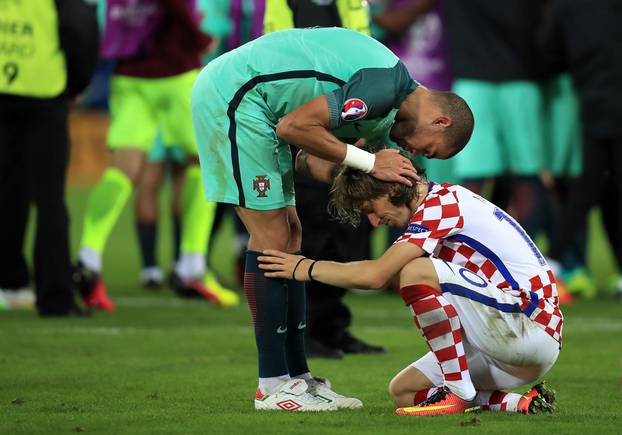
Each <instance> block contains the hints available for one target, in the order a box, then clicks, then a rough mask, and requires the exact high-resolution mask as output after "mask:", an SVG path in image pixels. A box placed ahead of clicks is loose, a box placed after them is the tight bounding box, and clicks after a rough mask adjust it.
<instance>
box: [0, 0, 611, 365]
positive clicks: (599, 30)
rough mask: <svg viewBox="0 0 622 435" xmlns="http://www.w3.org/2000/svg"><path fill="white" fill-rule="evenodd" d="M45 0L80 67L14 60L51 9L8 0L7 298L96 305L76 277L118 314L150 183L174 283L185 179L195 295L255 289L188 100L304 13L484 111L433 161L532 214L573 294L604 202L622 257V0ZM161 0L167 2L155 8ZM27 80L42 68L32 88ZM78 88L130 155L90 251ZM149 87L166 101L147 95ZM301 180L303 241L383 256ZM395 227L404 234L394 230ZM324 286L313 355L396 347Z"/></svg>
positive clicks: (94, 227) (55, 311)
mask: <svg viewBox="0 0 622 435" xmlns="http://www.w3.org/2000/svg"><path fill="white" fill-rule="evenodd" d="M36 3H37V4H39V3H42V4H43V3H45V6H46V7H47V8H48V9H49V10H48V11H47V13H49V14H50V16H54V17H55V18H54V20H53V22H56V23H57V26H48V28H47V30H48V31H49V33H50V35H49V36H48V37H47V39H48V41H47V43H45V42H44V41H43V40H42V39H41V38H39V39H36V38H35V39H36V40H34V42H32V44H33V46H37V44H39V45H41V46H44V47H45V48H46V49H48V52H49V53H48V54H49V55H50V58H51V57H52V56H53V55H54V54H56V55H58V52H59V51H60V52H62V56H64V60H65V62H64V66H63V62H60V63H59V64H58V65H56V63H54V62H50V61H49V59H50V58H48V63H47V64H45V65H44V63H45V60H41V62H42V63H41V65H40V66H39V68H41V71H42V73H41V75H40V77H41V78H32V77H24V76H23V75H20V69H19V68H20V63H19V62H13V61H11V59H12V56H14V53H13V54H11V49H10V47H14V48H15V47H17V48H15V49H16V50H17V49H18V48H19V47H20V45H19V44H22V42H20V41H24V40H25V38H27V37H28V23H29V22H30V21H31V17H29V16H28V15H26V14H28V13H33V16H34V15H35V14H34V12H33V11H34V9H32V10H28V7H26V8H25V9H24V10H23V11H21V12H20V14H21V15H19V14H18V15H15V14H16V12H15V10H12V9H11V8H8V6H7V4H5V3H3V2H0V70H1V71H0V209H1V210H2V213H0V219H1V221H0V246H2V249H1V250H0V307H4V308H11V307H22V306H27V305H29V304H32V303H33V301H34V303H35V306H36V308H37V310H38V312H39V313H40V314H41V315H53V316H65V315H83V314H85V312H84V308H83V305H82V304H77V303H76V302H75V301H74V296H73V294H74V293H73V290H72V288H75V289H77V290H78V293H77V294H78V296H80V297H81V298H82V299H83V302H84V303H85V304H86V306H87V307H90V308H101V309H105V310H108V311H113V310H114V303H113V301H112V299H114V290H113V291H112V292H111V293H112V296H113V298H112V299H111V298H109V297H108V294H107V289H106V287H105V284H104V280H103V277H104V273H103V272H102V269H103V267H102V252H103V250H104V247H105V244H106V241H107V238H108V235H109V233H110V231H111V229H112V227H113V226H114V225H115V223H116V221H117V219H118V216H119V213H120V212H121V210H122V209H123V207H125V205H126V203H127V202H128V201H129V200H130V198H131V194H132V192H133V191H135V194H136V195H135V198H134V201H135V219H136V230H137V235H138V240H139V244H140V252H141V258H142V270H141V276H140V279H141V282H142V284H143V286H145V287H146V288H151V289H154V288H160V287H161V286H162V285H163V284H164V282H165V281H166V280H165V274H164V272H163V270H162V267H161V265H159V264H158V261H157V258H156V255H155V252H156V251H155V247H156V245H157V234H158V221H159V216H158V210H159V207H158V198H159V195H160V192H161V190H162V188H161V187H162V185H163V183H164V182H168V181H169V180H170V183H172V185H173V189H172V192H173V194H172V201H171V207H170V209H171V216H172V221H173V222H174V225H173V227H174V237H173V240H174V246H173V247H172V250H173V251H174V258H175V263H174V264H173V265H172V267H171V270H170V275H169V277H168V283H169V285H170V286H171V287H172V288H173V289H174V290H175V292H176V294H177V295H178V296H180V297H192V298H203V299H208V300H210V301H213V302H216V303H218V304H221V305H231V306H234V305H237V304H238V303H239V297H238V294H237V292H236V291H233V290H230V289H227V288H225V287H223V286H222V285H221V284H220V282H219V280H218V278H217V277H216V275H215V274H214V273H213V272H212V271H211V270H209V268H208V267H207V264H209V262H207V261H206V256H207V255H208V254H209V245H210V235H211V234H212V232H214V231H215V228H216V229H217V228H218V226H219V222H222V217H223V216H225V215H227V214H231V216H232V218H233V219H236V218H235V214H234V213H231V210H230V208H229V207H227V206H222V205H219V206H217V205H216V204H213V203H212V204H209V203H205V201H204V200H203V197H202V190H201V177H200V175H199V172H198V166H197V165H198V159H197V158H196V151H193V150H192V146H193V139H192V138H189V135H192V130H191V126H189V123H190V117H189V112H188V110H189V109H188V108H187V107H184V106H185V105H187V104H186V103H184V102H183V101H182V100H181V99H183V98H184V96H188V95H189V92H190V90H191V87H192V83H193V80H194V77H196V73H197V71H198V70H199V68H200V67H201V65H205V64H207V63H208V62H210V61H211V60H212V59H214V58H216V57H217V56H219V55H220V54H222V53H224V52H226V51H229V50H232V49H234V48H236V47H238V46H240V45H241V44H244V43H245V42H248V41H250V40H252V39H254V38H257V37H259V36H261V35H262V33H264V32H265V33H268V32H273V31H278V30H282V29H286V28H291V27H310V26H343V27H348V28H351V29H353V30H356V31H360V32H363V33H367V34H370V35H371V36H373V37H374V38H377V39H379V40H380V41H382V42H383V43H385V44H386V45H387V46H388V47H389V48H390V49H391V50H392V51H394V53H395V54H396V55H398V56H399V57H400V59H401V60H402V61H403V62H404V64H405V65H406V66H407V67H408V69H409V70H410V73H411V75H412V76H413V77H414V78H415V79H416V80H417V81H419V82H420V83H421V84H422V85H424V86H426V87H429V88H433V89H438V90H450V89H451V90H454V91H455V92H457V93H458V94H459V95H460V96H462V97H463V98H464V99H465V100H466V101H467V102H468V103H469V105H470V107H471V108H472V110H473V113H474V116H475V130H474V133H473V136H472V138H471V141H470V142H469V144H468V145H467V147H466V148H465V149H464V150H463V151H462V152H461V153H459V154H458V155H457V156H455V157H454V158H451V159H449V160H445V161H441V160H424V161H421V162H419V163H420V164H422V165H423V166H424V167H425V168H426V169H427V173H428V177H429V178H430V179H431V180H434V181H438V182H452V183H460V184H463V185H464V186H465V187H467V188H469V189H471V190H473V191H474V192H477V193H480V194H482V195H483V196H486V197H489V198H491V199H492V201H493V202H494V203H496V204H498V205H499V206H501V207H503V208H504V209H506V210H507V211H508V212H509V213H510V214H511V215H512V216H513V217H515V218H516V219H517V220H518V221H519V222H520V224H521V225H522V226H523V227H524V228H525V229H526V230H527V232H528V233H529V235H530V236H531V237H532V238H533V239H534V240H536V242H537V243H538V245H539V246H542V245H544V246H545V247H546V248H545V249H544V251H545V252H547V253H548V257H549V262H550V264H551V265H552V267H553V269H554V271H555V274H556V276H557V277H558V279H559V280H560V283H563V284H564V286H565V290H563V296H564V297H565V298H566V299H565V300H566V301H569V300H571V299H572V298H573V297H575V298H576V297H580V298H590V297H593V296H595V295H596V293H597V288H596V284H595V282H594V278H593V276H592V274H591V272H590V270H589V269H588V267H587V266H586V261H587V260H586V259H587V243H588V236H589V235H588V220H587V217H588V214H589V212H590V211H591V210H593V209H594V208H596V207H598V208H599V209H600V212H601V216H602V221H603V226H604V228H605V232H606V234H607V237H608V240H609V242H610V244H611V247H612V251H613V253H614V256H615V260H616V263H617V266H618V269H619V270H620V266H622V200H621V199H622V173H621V171H622V170H621V168H622V122H620V120H621V119H622V102H621V101H622V27H621V26H620V25H619V23H621V22H622V4H620V2H618V1H616V0H599V1H596V2H594V1H588V0H504V1H497V0H470V1H468V2H467V1H463V0H371V1H370V3H369V4H368V3H367V2H366V1H364V0H362V1H359V0H348V1H341V0H265V1H264V0H196V1H195V0H187V1H186V0H135V1H133V2H132V1H128V0H125V1H124V0H108V1H104V0H100V1H95V0H94V1H92V2H90V3H91V4H89V3H88V2H86V3H85V2H82V1H78V0H76V1H70V0H64V1H63V0H57V1H52V0H49V1H43V0H41V1H40V2H36ZM153 4H159V5H160V7H161V9H158V10H159V11H160V12H159V14H160V15H158V12H156V15H153V16H149V15H148V13H146V12H145V11H146V10H148V9H149V6H150V5H153ZM128 5H130V6H131V5H133V6H134V7H137V6H136V5H139V6H142V8H143V9H142V12H141V13H142V14H143V15H141V17H143V19H144V18H145V17H147V19H146V21H145V22H144V23H143V24H141V25H140V29H141V31H142V32H143V33H145V34H148V35H149V38H147V39H144V40H143V39H138V38H136V37H135V35H134V38H135V39H137V40H140V41H145V40H146V41H147V43H145V44H143V45H140V44H138V45H137V44H133V39H131V38H129V39H128V38H127V35H124V34H123V29H121V28H118V27H115V26H114V20H113V18H114V14H115V11H123V10H124V9H123V7H127V6H128ZM38 7H42V6H41V5H39V6H38ZM6 8H8V9H6ZM3 9H4V10H3ZM139 9H140V8H139ZM162 11H163V12H162ZM11 14H13V15H11ZM38 19H40V18H38ZM33 20H34V18H33ZM150 23H151V24H150ZM154 23H155V24H154ZM154 26H155V27H154ZM97 29H99V30H100V32H99V38H98V35H97ZM124 36H125V39H124ZM20 38H21V39H20ZM15 41H17V42H15ZM77 41H79V43H77ZM11 44H15V45H11ZM133 45H137V46H136V47H134V46H133ZM24 47H26V45H24ZM98 47H99V48H98ZM363 55H364V54H363ZM18 60H19V57H18ZM57 60H58V59H57ZM28 61H30V60H28ZM24 62H26V61H24ZM96 62H97V66H96ZM51 63H52V64H53V65H52V67H51V66H50V64H51ZM54 65H56V66H54ZM44 68H48V69H49V68H52V69H51V72H49V73H43V71H44ZM43 78H46V79H45V80H43ZM55 78H58V80H57V82H58V83H52V81H53V79H55ZM145 79H147V80H146V81H145ZM149 79H162V80H164V79H166V85H165V87H164V85H163V86H162V87H161V88H157V89H156V88H154V87H153V86H152V84H150V83H149ZM20 80H23V81H27V82H25V84H24V85H23V86H22V87H21V88H19V87H18V88H16V86H15V83H20ZM46 80H47V81H46ZM89 81H90V82H91V84H90V86H89V87H86V85H87V83H88V82H89ZM48 82H49V83H48ZM161 82H162V81H161ZM35 84H38V85H40V86H35ZM78 95H81V97H80V99H79V105H81V106H82V107H84V108H86V109H102V108H105V109H109V110H110V113H111V120H112V122H111V127H110V132H109V137H108V146H109V148H110V150H111V153H112V160H111V164H110V166H109V167H108V168H107V169H106V171H105V172H104V175H103V177H102V179H101V181H100V182H99V183H98V184H97V186H96V187H95V188H94V190H93V192H92V193H91V197H90V198H89V202H88V204H87V211H86V214H85V217H84V225H83V227H84V233H83V237H82V240H81V244H80V246H81V247H80V252H79V253H78V257H77V259H76V261H75V263H74V264H73V265H72V264H71V260H70V253H69V243H68V237H69V236H68V225H69V220H68V216H67V211H66V206H65V202H64V192H65V179H66V178H65V177H66V174H65V173H66V167H67V163H68V158H69V152H68V151H69V143H68V141H69V139H68V134H67V110H68V108H69V107H70V106H71V105H74V104H75V101H76V97H77V96H78ZM136 95H148V97H146V98H145V99H144V101H138V99H137V97H136ZM174 95H178V96H180V97H179V98H181V99H180V100H178V101H176V100H175V98H174ZM188 101H189V100H188ZM73 146H74V147H79V146H80V144H73ZM25 179H26V180H27V181H24V180H25ZM296 190H297V191H298V193H299V194H298V195H297V198H298V201H297V207H298V212H299V214H300V217H301V222H302V225H303V234H304V237H303V254H304V255H307V256H309V257H313V258H317V257H321V258H323V259H332V260H338V261H350V260H356V259H362V258H368V257H369V255H370V246H369V234H370V232H371V228H370V226H369V225H363V226H361V227H359V228H358V229H356V230H354V229H351V228H348V227H346V226H344V225H341V224H337V223H335V222H332V221H331V220H330V219H329V218H328V215H327V214H326V213H325V212H324V211H325V209H326V204H327V201H328V186H326V185H324V184H322V183H319V182H317V181H315V180H311V179H307V178H304V177H300V176H299V177H298V178H297V180H296ZM301 193H302V194H301ZM30 203H32V204H34V205H35V206H36V208H37V211H38V214H37V223H36V242H35V252H34V256H33V258H34V262H33V266H34V270H33V274H31V273H29V271H28V267H27V262H26V260H25V256H24V253H23V244H24V236H25V232H26V221H27V216H28V209H29V204H30ZM7 210H11V212H9V213H7V212H6V211H7ZM76 218H77V217H76ZM236 228H237V229H238V233H239V234H238V237H237V238H236V240H235V246H232V249H233V250H235V251H236V252H237V254H238V257H240V258H243V255H242V252H243V250H244V246H245V235H244V233H243V230H242V228H243V227H242V226H241V225H240V224H239V222H238V223H237V224H236ZM362 234H363V235H365V236H364V237H361V235H362ZM397 235H398V234H396V233H394V232H391V233H390V235H389V238H388V240H387V244H388V243H391V242H392V238H394V237H396V236H397ZM31 276H33V277H34V280H31V278H30V277H31ZM29 288H34V293H35V295H36V296H33V293H32V291H29V290H28V289H29ZM308 289H309V292H308V294H309V314H310V320H309V325H308V328H307V331H308V332H307V333H308V338H307V351H308V353H309V354H311V355H316V356H322V357H327V358H336V359H338V358H341V357H342V356H343V354H344V353H377V352H382V351H383V348H382V347H380V346H374V345H370V344H368V343H365V342H363V341H361V340H360V339H358V338H356V337H354V336H353V335H352V334H351V333H350V331H349V326H350V324H351V313H350V311H349V309H348V307H347V306H346V305H345V304H344V303H343V300H342V299H343V296H344V294H345V290H339V289H335V288H332V287H330V286H326V285H323V284H321V283H317V282H313V283H310V285H309V286H308ZM598 290H600V291H602V292H605V291H607V292H609V293H616V292H617V293H618V294H621V295H622V279H620V278H619V276H615V277H612V278H611V283H610V285H609V288H606V289H598Z"/></svg>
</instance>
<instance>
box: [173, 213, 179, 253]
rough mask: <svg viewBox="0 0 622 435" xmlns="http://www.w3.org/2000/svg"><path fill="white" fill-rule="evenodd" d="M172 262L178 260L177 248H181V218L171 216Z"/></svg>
mask: <svg viewBox="0 0 622 435" xmlns="http://www.w3.org/2000/svg"><path fill="white" fill-rule="evenodd" d="M173 243H174V245H173V260H175V261H177V260H179V247H180V246H181V218H180V217H179V215H173Z"/></svg>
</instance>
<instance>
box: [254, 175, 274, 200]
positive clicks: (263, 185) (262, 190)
mask: <svg viewBox="0 0 622 435" xmlns="http://www.w3.org/2000/svg"><path fill="white" fill-rule="evenodd" d="M269 189H270V180H267V179H266V176H265V175H257V178H255V179H254V180H253V190H256V191H257V192H259V195H257V198H266V197H267V196H268V195H266V191H267V190H269Z"/></svg>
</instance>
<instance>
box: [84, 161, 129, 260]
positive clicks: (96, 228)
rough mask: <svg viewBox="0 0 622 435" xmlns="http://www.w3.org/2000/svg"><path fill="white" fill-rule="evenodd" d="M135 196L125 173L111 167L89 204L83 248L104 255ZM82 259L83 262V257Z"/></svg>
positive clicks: (92, 193)
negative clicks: (112, 234)
mask: <svg viewBox="0 0 622 435" xmlns="http://www.w3.org/2000/svg"><path fill="white" fill-rule="evenodd" d="M131 193H132V182H131V181H130V179H129V178H128V177H127V176H126V175H125V174H124V173H123V172H121V171H120V170H118V169H116V168H108V169H107V170H106V172H104V175H103V176H102V179H101V181H100V182H99V183H98V184H97V186H96V187H95V189H93V191H92V192H91V194H90V195H89V199H88V201H87V205H86V212H85V214H84V228H83V230H82V241H81V243H80V246H81V247H82V248H90V249H91V250H92V251H95V252H97V253H99V254H100V255H101V253H102V252H103V251H104V246H105V245H106V241H107V240H108V236H109V235H110V232H111V231H112V228H113V227H114V225H115V223H116V222H117V220H118V218H119V215H120V214H121V211H123V207H125V204H126V203H127V200H128V199H129V197H130V195H131ZM85 256H86V254H85ZM80 259H81V260H83V259H82V255H81V258H80ZM100 269H101V265H100Z"/></svg>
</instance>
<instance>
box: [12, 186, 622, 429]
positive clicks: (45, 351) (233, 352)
mask: <svg viewBox="0 0 622 435" xmlns="http://www.w3.org/2000/svg"><path fill="white" fill-rule="evenodd" d="M72 200H73V201H72V203H71V209H72V212H73V216H74V225H73V227H72V229H73V235H74V237H73V240H74V246H75V243H76V242H77V241H78V238H77V237H76V235H77V234H79V219H77V218H76V217H75V216H80V215H81V210H82V207H83V192H80V191H74V192H73V195H72ZM129 218H130V214H129V213H128V212H127V210H126V212H125V214H124V216H123V218H122V222H121V224H120V225H119V226H118V227H117V229H115V232H114V233H113V235H112V237H111V240H110V244H109V249H108V251H107V253H106V257H105V267H106V271H107V274H106V278H107V280H108V283H109V285H110V288H111V292H110V293H111V295H112V297H113V298H114V299H115V301H116V302H117V303H118V305H119V308H118V311H117V313H115V314H112V315H111V314H106V313H98V314H97V315H96V316H94V317H93V318H88V319H39V318H38V317H36V316H34V315H33V314H32V313H29V312H23V311H22V312H20V311H8V312H0V434H5V433H6V434H35V433H70V432H85V433H101V434H108V433H131V434H142V433H145V434H154V433H162V434H169V433H180V434H186V433H209V434H221V433H230V434H236V433H249V432H252V431H256V432H261V433H286V434H318V433H356V434H380V433H381V434H389V433H432V432H434V433H443V434H445V433H458V432H460V433H463V432H465V431H467V432H471V433H474V432H480V433H481V432H482V431H484V432H485V433H519V432H527V431H530V432H536V431H537V432H540V431H542V432H553V431H555V432H557V433H560V434H567V433H582V432H583V433H586V432H590V433H593V432H597V433H619V426H620V424H621V423H622V421H621V420H622V416H621V411H620V410H621V409H622V394H621V391H620V383H619V381H620V375H621V374H622V368H621V362H622V340H621V338H620V337H621V335H622V316H621V315H620V313H621V311H622V305H620V304H618V303H615V304H614V303H611V302H610V301H607V300H600V301H590V302H582V303H579V304H576V305H574V306H570V307H567V308H565V310H564V312H565V315H566V326H565V331H564V337H565V341H564V349H563V350H562V353H561V356H560V359H559V361H558V363H557V364H556V366H555V367H554V368H553V369H552V370H551V372H550V373H549V374H548V375H547V376H546V379H547V380H548V381H549V384H550V385H551V386H552V387H554V388H555V389H556V390H557V397H558V404H559V412H557V413H556V414H553V415H544V416H533V417H525V416H522V415H510V414H491V413H483V414H478V415H474V416H472V415H469V416H465V415H456V416H443V417H428V418H412V417H403V416H396V415H394V414H393V411H394V407H393V405H392V404H391V402H390V401H389V399H388V395H387V393H386V389H387V384H388V382H389V380H390V379H391V377H392V376H393V375H394V374H395V373H396V372H397V371H399V370H400V369H401V368H403V367H404V366H405V365H407V364H408V363H410V362H411V361H412V360H414V359H416V358H417V357H418V356H420V355H422V354H423V353H424V352H425V351H426V348H425V344H424V341H423V339H422V338H421V337H420V334H419V333H418V332H417V331H416V329H415V327H414V325H413V323H412V319H411V318H410V316H409V314H408V312H407V311H406V310H405V308H404V307H403V306H402V303H401V300H400V298H399V297H398V296H396V295H393V294H369V295H365V296H362V295H357V294H352V295H349V296H348V297H347V303H348V305H349V306H350V307H351V309H352V311H353V313H354V325H353V327H352V331H353V332H354V333H355V334H356V335H358V336H360V337H361V338H364V339H366V340H369V341H370V342H372V343H378V344H382V345H384V346H386V347H387V349H388V353H387V354H385V355H381V356H348V357H346V358H345V359H344V360H343V361H324V360H311V367H312V370H313V372H314V373H315V374H318V375H322V376H327V377H329V378H330V379H331V381H332V382H333V385H334V386H335V388H336V390H337V391H340V392H343V393H347V394H352V395H354V396H356V397H359V398H360V399H361V400H363V402H364V403H365V408H364V409H363V410H359V411H344V412H338V413H322V414H288V413H274V412H270V413H258V412H255V411H254V410H253V402H252V398H253V393H254V388H255V386H256V378H255V376H256V363H255V348H254V340H253V335H252V332H251V328H250V327H249V324H250V315H249V312H248V308H247V307H246V306H245V305H242V306H241V307H240V308H237V309H233V310H221V309H218V308H217V307H215V306H212V305H210V304H208V303H202V302H198V301H194V302H189V301H182V300H179V299H176V298H175V297H174V296H172V295H171V293H170V292H168V291H163V292H160V293H147V292H145V291H144V290H142V289H140V288H139V287H138V285H137V281H138V279H137V270H138V257H137V253H136V247H135V243H134V239H133V236H132V235H131V224H130V222H129ZM227 232H229V233H230V228H229V229H227V228H226V229H225V231H224V234H225V235H221V236H220V238H221V240H219V241H217V245H216V247H215V248H214V249H215V250H218V251H219V255H218V256H217V257H218V258H220V259H223V258H224V259H225V260H226V259H227V258H230V253H229V252H226V251H227V250H228V242H229V240H228V239H227V237H228V236H227V234H226V233H227ZM164 238H165V239H166V236H165V237H164ZM220 251H222V255H220V254H221V252H220ZM163 254H164V255H163V257H165V258H166V255H165V254H166V253H165V252H163ZM165 261H166V260H165ZM164 264H166V263H164ZM219 270H220V271H221V272H223V273H225V274H230V273H231V271H232V269H231V267H230V266H227V265H225V264H221V265H219ZM473 418H475V420H472V419H473Z"/></svg>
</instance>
